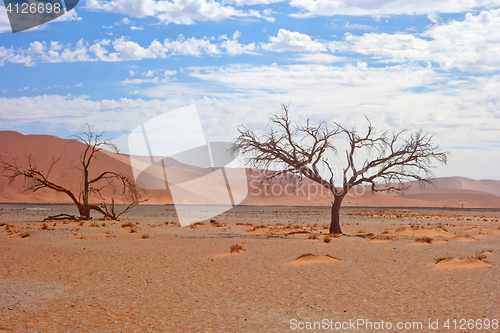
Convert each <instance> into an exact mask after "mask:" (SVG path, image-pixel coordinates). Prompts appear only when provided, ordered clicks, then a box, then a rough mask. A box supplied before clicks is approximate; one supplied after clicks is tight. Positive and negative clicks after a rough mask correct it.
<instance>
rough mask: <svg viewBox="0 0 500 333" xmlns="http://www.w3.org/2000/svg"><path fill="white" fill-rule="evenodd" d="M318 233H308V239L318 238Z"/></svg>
mask: <svg viewBox="0 0 500 333" xmlns="http://www.w3.org/2000/svg"><path fill="white" fill-rule="evenodd" d="M318 237H319V235H318V234H310V235H309V237H308V239H318Z"/></svg>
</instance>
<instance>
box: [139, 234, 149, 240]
mask: <svg viewBox="0 0 500 333" xmlns="http://www.w3.org/2000/svg"><path fill="white" fill-rule="evenodd" d="M150 238H151V237H149V235H146V234H143V235H142V236H141V239H150Z"/></svg>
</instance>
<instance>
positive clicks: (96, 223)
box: [90, 221, 101, 228]
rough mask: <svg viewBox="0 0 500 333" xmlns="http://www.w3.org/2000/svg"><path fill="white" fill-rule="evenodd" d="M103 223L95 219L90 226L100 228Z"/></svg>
mask: <svg viewBox="0 0 500 333" xmlns="http://www.w3.org/2000/svg"><path fill="white" fill-rule="evenodd" d="M100 226H101V225H100V224H99V223H98V222H97V221H94V222H92V223H91V224H90V227H91V228H99V227H100Z"/></svg>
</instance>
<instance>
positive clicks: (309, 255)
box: [295, 253, 337, 260]
mask: <svg viewBox="0 0 500 333" xmlns="http://www.w3.org/2000/svg"><path fill="white" fill-rule="evenodd" d="M325 256H327V257H330V258H332V259H337V258H335V257H332V256H331V255H329V254H325ZM306 257H316V255H315V254H312V253H304V254H301V255H300V256H298V257H297V258H296V259H295V260H297V259H300V258H306Z"/></svg>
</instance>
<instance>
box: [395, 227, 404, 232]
mask: <svg viewBox="0 0 500 333" xmlns="http://www.w3.org/2000/svg"><path fill="white" fill-rule="evenodd" d="M405 230H406V228H405V227H399V228H397V229H396V232H401V231H405Z"/></svg>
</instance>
